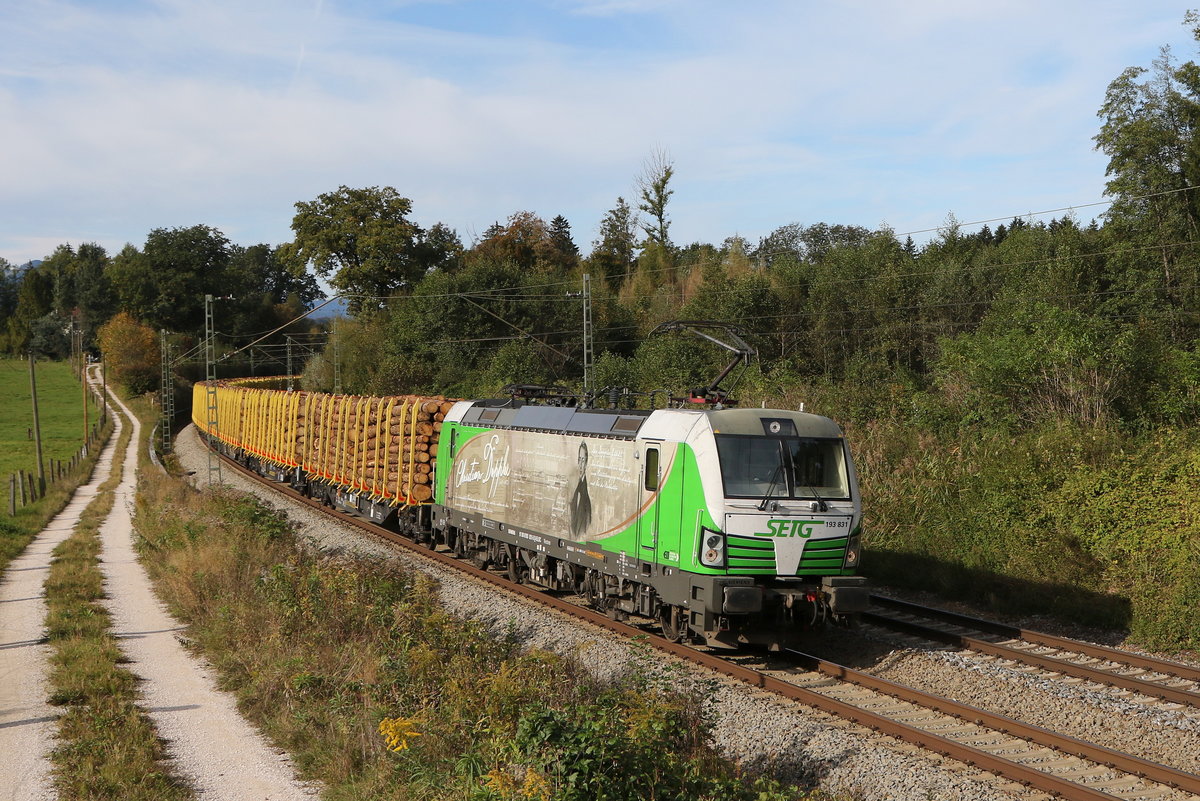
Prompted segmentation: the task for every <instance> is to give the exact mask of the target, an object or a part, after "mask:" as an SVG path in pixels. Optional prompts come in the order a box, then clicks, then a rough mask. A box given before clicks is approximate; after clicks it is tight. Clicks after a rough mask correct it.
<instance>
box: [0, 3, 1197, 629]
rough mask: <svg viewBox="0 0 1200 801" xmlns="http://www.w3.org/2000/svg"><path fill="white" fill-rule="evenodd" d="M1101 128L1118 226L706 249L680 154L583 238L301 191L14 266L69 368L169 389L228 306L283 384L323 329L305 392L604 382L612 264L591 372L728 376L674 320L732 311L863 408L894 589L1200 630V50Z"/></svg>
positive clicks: (369, 196)
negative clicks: (680, 237)
mask: <svg viewBox="0 0 1200 801" xmlns="http://www.w3.org/2000/svg"><path fill="white" fill-rule="evenodd" d="M1189 22H1190V24H1193V25H1195V24H1196V20H1195V19H1192V18H1189ZM1197 38H1198V39H1200V35H1198V36H1197ZM1098 118H1099V125H1098V132H1097V134H1096V136H1095V146H1096V148H1098V149H1099V150H1100V151H1101V152H1103V153H1104V154H1105V155H1106V156H1107V158H1108V172H1107V177H1108V183H1107V199H1108V200H1109V201H1111V202H1110V204H1109V205H1108V206H1107V208H1106V210H1105V211H1104V212H1103V214H1102V215H1101V216H1100V217H1099V218H1098V219H1095V220H1087V221H1085V220H1082V219H1080V218H1079V217H1078V216H1076V215H1075V214H1072V213H1070V212H1063V213H1059V215H1058V216H1056V217H1047V216H1036V215H1035V216H1029V217H1017V218H1013V219H1011V220H1007V221H1004V222H1002V223H999V224H997V225H995V227H992V225H990V224H984V225H978V224H974V223H960V222H959V221H957V220H956V219H955V218H954V217H953V215H949V216H948V217H947V219H946V220H945V223H944V225H943V226H942V227H941V229H940V230H939V232H938V233H937V234H936V236H934V237H933V238H931V239H930V240H929V241H927V242H924V243H921V244H917V243H914V242H913V240H912V239H911V238H907V237H905V238H904V240H903V241H901V239H900V238H899V237H898V236H897V235H896V234H895V233H894V232H892V231H890V230H887V229H877V230H870V229H867V228H863V227H859V226H856V225H846V224H839V223H825V222H816V223H789V224H785V225H780V226H779V227H777V228H776V229H775V230H774V231H772V232H771V233H770V234H769V235H768V236H765V237H762V238H761V239H759V240H758V241H757V242H751V241H747V240H745V239H742V238H738V237H730V238H726V239H724V240H721V241H719V242H713V243H699V242H697V243H691V244H686V245H685V244H680V243H676V242H674V241H673V240H672V238H671V217H670V214H671V206H670V198H671V195H672V193H673V186H672V181H673V179H674V178H675V167H674V164H673V162H672V160H671V158H670V156H669V154H667V153H665V152H656V153H654V154H652V156H651V157H650V158H649V159H647V161H646V163H645V165H644V168H643V172H642V174H641V175H640V176H638V178H637V181H636V187H635V190H634V192H633V193H631V197H630V199H628V200H626V199H625V198H617V199H616V200H615V202H614V204H613V206H612V208H611V209H610V210H609V211H608V212H606V213H605V214H604V216H603V218H602V219H601V220H600V222H599V225H598V231H599V233H598V235H597V237H596V239H595V241H593V242H592V243H591V244H590V249H589V250H588V251H587V252H586V253H585V252H584V251H583V250H581V248H580V247H579V245H578V244H577V243H576V242H575V241H574V237H573V235H572V231H571V225H570V223H569V222H568V221H567V220H566V219H564V218H563V217H562V216H561V215H560V216H554V217H552V218H551V219H550V220H549V221H547V220H546V219H545V218H544V217H543V216H539V215H538V214H535V213H533V212H529V211H519V212H516V213H513V214H511V215H510V216H508V217H507V218H506V219H504V220H503V221H498V222H497V223H496V224H494V225H492V226H491V227H490V228H488V229H487V230H486V231H484V232H483V234H482V235H481V236H480V237H479V238H478V239H477V240H476V241H473V242H470V243H466V244H464V243H463V242H462V240H461V239H460V237H459V236H458V234H457V233H456V232H455V231H454V230H452V229H451V228H450V227H449V226H446V225H443V224H440V223H439V224H436V225H433V226H430V227H428V228H424V227H422V226H420V225H418V224H417V223H416V222H414V221H413V219H412V216H413V201H412V200H410V199H409V198H405V197H403V196H402V195H401V194H400V193H399V192H398V191H397V190H396V189H394V188H392V187H366V188H350V187H346V186H342V187H339V188H338V189H337V190H334V191H331V192H328V193H326V194H322V195H321V196H319V197H318V198H316V199H314V200H311V201H301V202H298V203H297V204H296V207H295V209H296V213H295V215H294V217H293V223H292V230H293V233H294V239H293V241H291V242H287V243H282V244H279V245H267V244H257V245H253V246H248V247H244V246H240V245H235V244H232V243H230V242H229V241H228V240H227V239H226V237H225V236H224V235H223V234H222V233H221V232H220V231H218V230H216V229H213V228H211V227H209V226H206V225H196V226H193V227H189V228H174V229H156V230H154V231H151V232H150V233H149V234H148V236H147V238H146V241H145V243H144V244H143V245H142V246H141V247H135V246H134V245H126V246H125V247H124V248H123V249H122V250H121V251H120V252H119V253H116V254H112V255H109V254H108V253H106V252H105V250H104V249H103V248H101V247H100V246H98V245H95V244H90V243H89V244H81V245H78V246H75V247H72V246H70V245H67V244H63V245H61V246H60V247H58V248H57V249H56V250H55V251H54V252H53V253H52V254H50V255H49V256H48V257H47V258H46V259H45V260H44V261H42V262H41V263H40V264H36V265H33V266H29V267H27V268H25V269H22V270H18V269H16V268H14V267H12V266H11V265H8V264H7V263H0V267H4V270H3V280H2V281H0V350H4V351H7V352H8V353H11V354H14V355H15V354H23V353H25V352H27V351H29V350H33V351H35V352H37V353H40V354H44V355H47V356H51V357H54V356H62V355H64V354H65V353H66V351H67V349H68V348H69V347H70V345H69V338H68V331H69V330H70V328H71V326H72V324H74V325H75V326H77V327H78V328H79V329H80V330H81V331H82V336H83V341H84V347H86V348H89V349H95V348H99V349H102V350H103V351H104V352H105V355H106V358H108V359H109V360H110V364H111V366H112V368H113V369H114V371H118V372H119V377H120V378H121V379H122V380H123V381H125V383H127V384H128V385H129V386H131V388H132V389H134V390H135V391H147V390H151V389H156V388H157V386H158V383H157V382H158V378H159V373H160V370H161V368H160V363H159V353H158V347H159V332H160V331H162V330H165V331H167V332H169V336H168V338H169V340H170V341H171V342H172V343H173V345H174V347H175V348H177V350H176V351H175V352H176V353H178V354H184V355H186V354H187V353H189V351H190V349H192V348H194V346H195V344H196V343H197V342H198V340H199V338H200V337H201V336H202V335H203V326H204V308H203V304H204V296H205V295H206V294H212V295H214V296H219V298H220V301H219V302H220V304H221V305H220V311H219V313H218V315H217V325H216V328H217V330H218V332H219V342H220V348H221V349H222V351H223V352H224V353H227V354H233V353H234V352H235V351H238V353H237V355H236V358H231V359H230V360H228V361H227V362H226V363H225V366H224V368H223V369H226V370H230V371H232V373H242V374H246V373H247V371H248V370H249V369H253V370H256V371H269V372H275V373H280V372H283V369H284V368H283V362H282V360H281V359H280V358H279V353H280V351H279V350H278V349H276V350H273V351H265V350H264V351H260V352H261V354H262V355H261V356H260V359H259V362H258V363H257V364H255V365H248V364H247V362H246V361H245V360H246V358H247V355H248V354H250V353H253V350H252V349H251V350H250V351H248V352H247V351H239V349H240V348H242V347H243V346H245V345H247V344H248V343H250V342H252V341H254V340H256V339H257V338H259V337H261V336H262V335H263V334H266V333H267V332H271V331H275V330H276V329H278V330H277V331H276V332H275V333H274V334H271V335H269V336H268V337H267V338H266V339H263V340H261V344H260V347H266V346H268V345H270V346H273V347H276V348H278V346H279V345H280V343H282V342H283V341H284V339H285V338H286V337H288V336H292V337H295V338H300V337H302V336H303V337H307V339H306V341H307V342H310V343H312V344H311V345H310V346H309V348H308V350H306V351H305V353H306V354H309V355H307V356H306V358H305V365H304V368H303V371H304V375H303V378H302V380H301V386H303V387H305V388H311V389H326V390H327V389H330V388H332V387H333V385H334V382H335V373H336V380H337V382H338V383H339V385H340V387H341V388H342V389H343V391H345V392H351V393H396V392H421V393H438V394H445V395H447V396H452V397H479V396H494V395H497V394H499V393H501V392H503V388H504V387H505V386H506V385H508V384H513V383H517V384H553V385H557V386H562V387H565V388H566V389H567V390H568V391H570V392H574V393H581V392H582V390H583V352H584V347H583V338H582V325H583V300H582V298H581V296H580V295H581V291H582V289H583V277H584V275H585V274H586V275H587V276H588V278H589V286H590V299H591V313H592V323H593V331H594V340H593V341H594V354H595V360H594V364H593V365H592V370H591V375H590V385H591V387H593V388H595V389H602V388H610V387H619V388H624V389H627V390H628V391H629V392H630V393H632V394H633V396H634V397H636V398H639V399H640V402H641V403H642V405H646V404H649V403H651V402H656V403H659V404H661V403H662V398H663V394H664V393H661V392H659V391H660V390H666V391H667V393H670V394H679V393H680V392H682V391H684V390H686V389H688V388H690V387H693V386H697V385H703V384H705V383H707V382H708V381H710V380H711V379H712V377H713V376H714V375H715V374H716V373H717V372H719V371H720V369H722V367H723V366H724V365H725V364H726V363H727V362H728V360H729V354H728V353H726V352H725V351H723V350H721V349H719V348H716V347H715V346H713V345H712V344H710V343H706V342H704V341H701V340H697V339H687V338H682V337H678V336H671V335H667V336H653V337H652V336H649V333H650V332H651V331H652V330H653V329H654V328H655V327H656V326H657V325H658V324H660V323H662V322H665V321H669V320H676V319H691V320H718V321H727V322H731V323H736V324H737V325H738V326H739V327H740V329H741V331H742V332H743V335H744V336H745V338H746V339H747V341H749V342H750V343H751V344H752V345H753V346H754V347H755V349H756V350H757V358H756V359H755V360H754V362H753V363H752V364H751V365H750V366H749V367H748V368H747V369H746V370H745V371H744V373H743V374H741V375H740V378H739V380H738V382H737V383H736V386H734V385H733V384H732V383H730V384H729V386H730V387H732V395H733V396H734V397H736V398H737V399H738V400H739V401H740V402H741V403H742V404H744V405H755V406H757V405H759V404H766V405H767V406H776V407H785V408H798V407H799V406H800V404H802V403H803V404H804V408H805V409H806V410H807V411H813V412H816V413H819V414H824V415H827V416H829V417H832V418H833V419H835V420H836V421H838V422H839V423H840V424H841V425H842V426H843V428H844V429H845V430H846V432H847V435H848V437H849V438H850V441H851V447H852V452H853V453H854V456H855V459H856V462H857V464H858V467H859V472H860V477H861V482H862V487H863V496H864V497H863V502H864V508H865V509H866V514H867V524H868V527H869V528H868V529H867V532H866V547H867V549H868V550H867V554H868V556H867V561H866V567H865V572H866V573H867V574H868V575H869V576H870V577H871V578H872V579H873V580H874V581H876V582H878V583H880V584H894V585H902V586H907V587H911V588H917V589H926V590H930V591H933V592H936V593H939V594H942V595H943V596H949V597H961V598H967V599H970V600H973V601H976V602H978V603H982V604H986V605H989V606H991V607H992V608H994V609H996V610H999V611H1004V612H1010V613H1014V614H1054V615H1057V616H1059V617H1062V618H1066V619H1070V620H1073V621H1077V622H1080V623H1085V624H1092V625H1098V626H1106V627H1114V628H1118V629H1123V630H1128V631H1129V632H1131V633H1132V635H1133V636H1134V637H1135V639H1137V640H1139V641H1140V642H1143V643H1145V644H1147V645H1151V646H1155V647H1163V648H1200V624H1198V623H1197V622H1196V620H1195V616H1194V614H1192V610H1194V608H1195V606H1196V604H1197V602H1200V505H1198V503H1197V500H1196V498H1197V493H1196V491H1195V490H1196V486H1197V479H1200V424H1198V423H1200V350H1198V348H1197V343H1198V338H1200V305H1198V303H1197V301H1198V300H1200V231H1198V223H1200V194H1198V193H1197V187H1200V66H1198V65H1197V64H1196V63H1194V62H1193V61H1186V62H1184V63H1179V62H1178V61H1177V60H1176V59H1175V58H1174V56H1173V55H1172V54H1171V53H1170V52H1169V51H1167V50H1164V51H1163V53H1162V55H1161V57H1160V58H1159V59H1158V60H1156V61H1155V62H1154V63H1153V64H1152V65H1149V66H1148V67H1131V68H1129V69H1127V70H1126V71H1125V72H1123V73H1122V74H1121V75H1119V76H1118V77H1116V78H1115V79H1114V80H1113V81H1112V82H1111V83H1110V84H1109V86H1108V88H1107V91H1106V93H1105V96H1104V102H1103V105H1102V106H1101V108H1100V109H1099V110H1098ZM318 278H320V279H322V280H323V281H325V282H326V283H327V285H328V286H329V287H331V288H332V290H333V291H334V292H336V293H337V294H338V295H339V296H340V297H341V298H342V299H343V301H344V303H345V304H346V310H347V314H346V316H345V317H343V318H341V319H340V320H339V321H338V324H337V327H336V331H327V330H326V329H327V328H328V324H327V323H322V324H315V323H313V322H312V321H311V320H308V319H299V318H302V317H303V315H304V313H305V311H306V310H307V309H310V308H312V307H313V306H314V304H316V303H317V302H318V301H319V299H320V298H321V297H322V294H323V292H322V289H321V284H320V283H319V282H318V280H317V279H318ZM335 341H336V343H337V345H336V348H335V347H334V342H335ZM335 351H336V354H337V364H336V370H335V364H334V358H335V356H334V354H335ZM297 369H299V365H297ZM181 372H182V373H186V371H182V370H181ZM232 373H231V374H232ZM190 374H191V375H193V376H194V375H195V372H194V368H193V372H192V373H190ZM652 394H653V400H652Z"/></svg>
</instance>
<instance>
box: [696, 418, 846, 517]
mask: <svg viewBox="0 0 1200 801" xmlns="http://www.w3.org/2000/svg"><path fill="white" fill-rule="evenodd" d="M717 453H718V455H719V456H720V460H721V475H722V476H723V477H724V481H725V496H726V497H729V498H786V499H792V500H826V501H828V500H849V499H850V481H849V479H848V477H847V475H846V456H845V451H844V450H843V448H842V441H841V440H840V439H817V438H811V437H763V436H753V435H750V436H745V435H737V434H717Z"/></svg>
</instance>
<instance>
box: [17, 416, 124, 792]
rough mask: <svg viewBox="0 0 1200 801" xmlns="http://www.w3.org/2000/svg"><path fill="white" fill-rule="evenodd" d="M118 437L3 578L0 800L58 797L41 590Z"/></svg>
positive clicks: (104, 473)
mask: <svg viewBox="0 0 1200 801" xmlns="http://www.w3.org/2000/svg"><path fill="white" fill-rule="evenodd" d="M116 442H117V438H116V436H115V435H114V436H113V437H112V438H110V439H109V441H108V443H107V444H106V445H105V446H104V448H103V449H102V450H101V452H100V457H99V460H98V461H97V463H96V467H95V470H94V471H93V473H92V479H91V481H89V482H88V483H86V484H84V485H83V486H81V487H79V488H78V489H77V490H75V494H74V495H73V496H72V498H71V500H70V502H69V503H68V504H67V505H66V507H65V508H64V509H63V510H62V511H61V512H59V513H58V515H57V516H55V518H54V519H53V520H51V521H50V524H49V525H48V526H46V528H45V529H43V530H42V531H41V533H39V534H38V536H37V537H36V538H35V539H34V540H33V542H32V543H30V545H29V547H28V548H26V549H25V552H24V553H22V554H21V555H20V556H18V557H17V558H16V559H14V560H13V561H12V562H10V563H9V566H8V569H7V570H6V571H5V573H4V577H3V580H2V581H0V799H4V801H41V799H51V798H54V792H53V789H52V787H51V783H50V760H49V754H50V750H51V749H52V748H53V746H54V731H55V728H54V726H55V723H54V722H55V720H56V719H57V718H58V712H57V711H56V710H55V709H54V708H53V707H52V706H50V705H49V704H48V703H47V702H46V698H47V681H46V674H47V672H48V671H49V662H48V660H49V657H50V651H51V647H50V645H48V644H47V643H46V642H45V622H46V611H47V610H46V595H45V588H44V587H43V586H42V585H43V584H44V583H45V581H46V576H47V575H48V574H49V571H50V561H51V559H52V553H53V551H54V549H55V547H57V546H58V544H59V543H61V542H62V541H63V540H65V539H67V538H68V537H70V536H71V532H72V531H74V529H75V526H76V525H77V524H78V523H79V517H80V515H81V514H83V510H84V509H86V508H87V505H88V504H89V503H91V502H92V499H93V498H95V497H96V494H97V492H98V491H99V488H100V485H101V484H103V483H104V482H105V481H107V480H108V478H109V475H110V474H111V472H112V462H113V453H114V451H115V450H116Z"/></svg>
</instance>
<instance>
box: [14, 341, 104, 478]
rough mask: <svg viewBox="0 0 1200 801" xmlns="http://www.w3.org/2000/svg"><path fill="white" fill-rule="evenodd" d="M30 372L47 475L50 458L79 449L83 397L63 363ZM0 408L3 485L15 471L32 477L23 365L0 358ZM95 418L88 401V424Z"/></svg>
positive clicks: (65, 456) (66, 455)
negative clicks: (33, 380) (34, 375)
mask: <svg viewBox="0 0 1200 801" xmlns="http://www.w3.org/2000/svg"><path fill="white" fill-rule="evenodd" d="M34 369H35V372H36V375H37V391H38V409H39V415H38V416H39V417H40V418H41V430H42V458H43V459H44V460H45V464H46V471H47V473H48V472H49V469H50V464H49V460H50V459H61V460H66V459H70V458H71V457H72V456H73V455H74V454H75V452H76V451H78V450H79V449H80V448H81V447H82V446H83V432H84V426H83V392H82V390H81V389H80V387H79V381H78V380H77V379H76V378H75V376H74V375H72V373H71V365H70V364H69V363H68V362H51V361H39V362H37V363H36V365H35V368H34ZM0 409H3V410H4V413H3V414H2V415H0V479H3V480H4V481H5V482H6V483H7V479H8V477H9V476H10V475H12V474H13V473H15V472H16V471H18V470H28V471H30V472H32V473H35V474H36V472H37V451H36V447H35V443H34V440H33V433H32V432H33V403H32V399H31V396H30V387H29V362H28V361H27V360H24V359H0ZM99 414H100V409H99V407H98V406H97V404H96V402H95V398H94V397H90V396H89V401H88V422H89V424H94V423H95V422H96V421H97V420H98V419H99Z"/></svg>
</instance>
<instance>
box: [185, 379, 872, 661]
mask: <svg viewBox="0 0 1200 801" xmlns="http://www.w3.org/2000/svg"><path fill="white" fill-rule="evenodd" d="M210 408H211V409H212V412H209V411H207V410H209V409H210ZM193 410H194V411H193V419H194V421H195V423H196V425H197V428H198V430H200V431H201V432H208V433H209V434H210V435H211V438H212V440H213V441H214V442H215V443H216V444H217V446H218V447H219V448H220V449H221V450H222V451H224V452H225V453H226V454H227V455H228V456H230V457H232V458H234V459H236V460H238V461H240V462H242V463H244V464H246V465H248V466H250V467H252V468H254V469H256V470H257V471H258V472H260V473H262V474H264V475H268V476H271V477H272V478H274V479H275V480H277V481H280V482H286V483H288V484H290V485H291V486H292V487H294V488H296V489H297V490H300V491H302V492H304V493H306V494H307V495H309V496H311V497H314V498H318V499H320V500H322V501H323V502H325V503H326V504H328V505H330V506H333V507H336V508H338V509H341V510H343V511H345V512H348V513H351V514H355V515H360V516H362V517H364V518H367V519H370V520H372V521H375V522H376V523H378V524H381V525H384V526H387V527H390V528H392V529H394V530H398V531H399V532H401V533H402V534H404V535H405V536H408V537H411V538H413V539H415V540H417V541H418V542H422V543H425V544H426V545H428V546H429V547H435V546H437V545H443V546H445V547H448V548H449V549H451V550H452V551H453V552H455V553H456V554H458V555H459V556H461V557H463V558H467V559H471V560H472V561H473V562H475V563H476V564H477V565H480V566H486V567H492V568H494V569H498V570H500V571H503V572H506V573H507V574H508V576H509V577H510V578H511V579H512V580H513V581H517V582H524V583H530V584H534V585H538V586H540V587H542V588H546V589H548V590H559V591H567V592H573V593H578V594H579V595H581V596H584V597H585V598H586V599H587V602H588V603H589V604H590V605H591V606H593V607H595V608H597V609H601V610H605V611H607V612H608V613H610V614H611V615H613V616H615V617H622V616H626V615H638V616H642V617H645V618H651V619H654V620H657V621H658V622H659V624H660V625H661V628H662V631H663V633H664V634H665V635H666V636H667V637H668V638H670V639H672V640H676V641H683V640H690V641H693V642H701V643H707V644H708V645H710V646H715V647H738V646H740V645H742V644H747V643H756V644H764V645H767V646H770V647H786V646H787V645H789V644H790V643H793V642H794V641H796V640H797V639H798V638H799V637H800V636H801V635H802V634H803V633H804V632H806V631H811V630H813V629H816V628H819V627H821V626H824V625H828V624H849V623H851V622H853V620H854V619H855V618H856V616H857V613H859V612H861V611H864V610H865V609H866V606H867V604H868V597H869V596H868V592H869V591H868V589H867V587H866V583H865V580H864V579H863V578H862V577H861V576H858V575H856V572H857V568H858V565H859V560H860V556H861V551H860V526H861V521H862V510H861V505H860V499H859V493H858V484H857V477H856V474H855V470H854V462H853V460H852V459H851V456H850V451H849V448H848V447H847V443H846V439H845V437H844V436H843V434H842V431H841V429H840V428H839V427H838V426H837V424H836V423H834V422H833V421H832V420H830V419H829V418H826V417H821V416H818V415H814V414H807V413H804V412H796V411H788V410H767V409H731V408H719V409H677V408H668V409H655V410H637V409H616V408H614V409H590V408H580V407H575V406H555V405H545V404H541V403H537V402H532V401H530V400H528V399H523V398H520V397H509V398H503V399H491V400H462V401H451V400H446V399H444V398H440V397H424V396H400V397H390V398H379V397H375V398H365V397H358V396H340V395H328V394H321V393H308V392H284V391H277V390H270V389H262V388H256V387H255V386H253V385H252V384H250V383H248V382H242V383H239V382H225V383H224V384H222V385H220V386H216V387H214V388H212V389H211V390H210V389H209V388H208V387H207V386H206V385H205V384H197V385H196V387H195V397H194V403H193ZM210 414H211V415H213V416H214V417H215V420H216V425H215V426H210V425H209V416H210Z"/></svg>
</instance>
